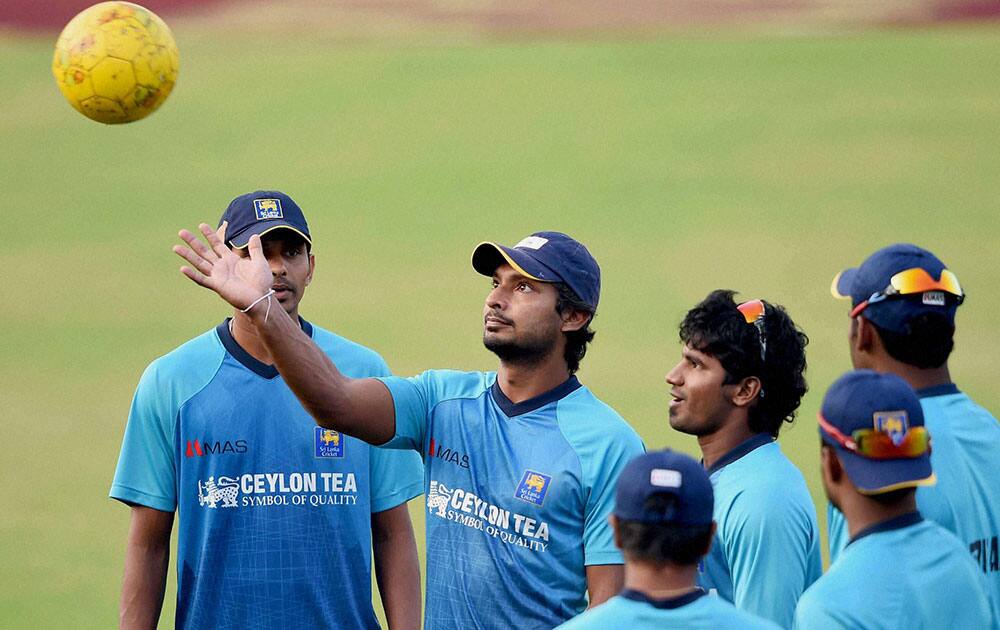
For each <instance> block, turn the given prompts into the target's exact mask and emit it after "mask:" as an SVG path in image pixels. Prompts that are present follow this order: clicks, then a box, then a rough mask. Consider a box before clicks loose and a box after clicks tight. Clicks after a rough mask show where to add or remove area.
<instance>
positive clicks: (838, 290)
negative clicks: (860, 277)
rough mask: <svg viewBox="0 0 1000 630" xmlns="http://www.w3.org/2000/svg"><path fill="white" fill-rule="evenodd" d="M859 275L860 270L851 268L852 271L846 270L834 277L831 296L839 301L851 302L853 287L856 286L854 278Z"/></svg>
mask: <svg viewBox="0 0 1000 630" xmlns="http://www.w3.org/2000/svg"><path fill="white" fill-rule="evenodd" d="M857 273H858V268H857V267H851V268H850V269H844V270H843V271H841V272H840V273H838V274H837V275H836V276H834V277H833V282H832V283H831V284H830V295H832V296H833V297H835V298H837V299H838V300H850V299H851V287H853V286H854V276H855V275H856V274H857Z"/></svg>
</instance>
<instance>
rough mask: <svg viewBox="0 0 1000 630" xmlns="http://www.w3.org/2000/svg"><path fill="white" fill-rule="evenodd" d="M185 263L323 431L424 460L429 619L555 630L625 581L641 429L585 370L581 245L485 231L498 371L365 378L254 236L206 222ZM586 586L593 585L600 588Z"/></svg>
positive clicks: (543, 235) (584, 257)
mask: <svg viewBox="0 0 1000 630" xmlns="http://www.w3.org/2000/svg"><path fill="white" fill-rule="evenodd" d="M201 232H202V234H203V235H204V236H205V238H206V239H207V240H208V243H209V246H206V245H205V243H204V242H203V241H201V240H200V239H198V238H197V237H196V236H195V235H193V234H191V233H190V232H187V231H182V232H181V238H182V239H183V240H184V241H185V242H186V243H187V247H183V246H177V247H175V252H176V253H178V255H180V256H181V257H183V258H184V259H185V260H186V261H187V262H188V264H189V265H190V266H186V267H184V268H183V269H182V270H183V272H184V273H185V274H186V275H187V276H188V277H189V278H191V279H192V280H194V281H195V282H197V283H198V284H200V285H202V286H205V287H207V288H209V289H212V290H214V291H215V292H217V293H218V294H219V295H220V296H222V297H223V298H224V299H225V300H226V301H228V302H229V303H230V304H232V305H233V306H235V307H236V308H238V309H240V310H241V311H244V310H245V311H246V313H247V315H248V319H249V322H250V323H251V325H252V327H253V330H254V332H255V334H256V335H257V336H258V338H259V339H260V340H261V342H262V345H263V347H264V348H265V349H266V351H267V353H268V355H269V358H270V359H271V360H272V362H273V364H274V366H275V368H276V369H277V371H278V372H279V373H280V374H281V375H282V377H283V378H284V380H285V382H287V383H288V385H289V386H290V387H291V389H292V391H293V392H295V394H296V395H297V396H298V397H299V400H300V401H301V402H302V404H303V406H304V407H305V408H306V409H307V410H308V411H309V412H310V413H311V414H312V415H313V417H314V418H315V419H316V422H317V423H318V424H319V425H320V426H321V427H324V428H327V429H331V430H334V431H338V432H342V433H344V434H346V435H350V436H354V437H357V438H360V439H363V440H365V441H367V442H369V443H370V444H376V445H385V446H388V447H391V448H397V449H408V450H414V451H417V452H419V453H421V454H422V456H423V458H424V490H425V492H426V497H427V508H428V515H427V536H426V542H427V558H428V566H427V596H426V601H427V611H426V617H425V627H427V628H431V629H437V628H449V629H450V628H552V627H553V626H556V625H558V624H559V623H562V622H564V621H566V620H568V619H569V618H571V617H573V616H575V615H576V614H578V613H579V612H581V611H582V610H584V609H585V608H586V607H587V606H588V604H589V605H596V604H599V603H601V602H603V601H605V600H607V599H609V598H610V597H612V596H613V595H615V594H616V593H618V592H619V590H620V589H621V585H622V581H623V570H622V566H621V565H622V562H623V560H622V556H621V554H620V552H619V551H618V549H617V548H616V547H615V545H614V540H613V536H612V531H611V526H610V524H609V523H608V516H609V515H610V514H611V511H612V509H613V503H614V487H615V485H614V484H615V481H616V480H617V478H618V476H619V473H620V472H621V470H622V468H623V467H624V466H625V464H626V463H627V462H628V461H629V460H631V459H633V458H634V457H636V456H637V455H639V454H641V453H642V452H643V450H644V448H643V444H642V442H641V440H640V439H639V437H638V435H637V434H636V433H635V431H634V430H632V428H631V427H630V426H629V425H628V424H627V423H626V422H625V421H624V420H623V419H622V418H621V417H620V416H619V415H618V414H617V413H615V411H614V410H612V409H611V408H610V407H608V406H607V405H605V404H604V403H603V402H601V401H600V400H599V399H598V398H597V397H596V396H595V395H594V394H593V393H591V391H590V390H589V389H587V388H586V387H585V386H583V385H582V384H581V383H580V381H579V380H578V379H577V378H576V376H575V372H576V370H577V368H578V367H579V363H580V360H581V359H582V358H583V356H584V354H585V352H586V347H587V343H588V342H589V341H590V340H591V339H592V337H593V332H592V331H591V330H590V329H589V324H590V321H591V319H592V318H593V316H594V314H595V312H596V310H597V305H598V298H599V295H600V269H599V267H598V265H597V262H596V261H595V260H594V258H593V257H592V256H591V255H590V253H589V252H588V251H587V248H586V247H584V246H583V245H582V244H581V243H579V242H577V241H575V240H574V239H572V238H570V237H569V236H566V235H565V234H562V233H559V232H538V233H535V234H533V235H531V236H529V237H527V238H525V239H524V240H522V241H521V242H519V243H518V244H517V245H515V246H514V247H506V246H503V245H498V244H496V243H482V244H480V245H479V246H478V247H477V248H476V249H475V251H474V253H473V257H472V263H473V267H474V268H475V269H476V270H477V271H478V272H479V273H481V274H483V275H485V276H486V277H488V278H490V282H491V285H490V290H489V291H488V293H487V295H486V299H485V303H484V307H483V313H482V317H483V342H484V344H485V346H486V347H487V348H488V349H489V350H491V351H492V352H493V353H495V354H496V355H497V356H498V358H499V360H500V365H499V368H498V370H497V371H496V372H456V371H429V372H425V373H423V374H421V375H419V376H417V377H414V378H409V379H404V378H395V377H383V378H378V379H374V378H356V377H355V376H356V375H352V374H350V373H349V372H345V371H344V370H342V369H341V364H340V362H339V360H338V359H337V358H336V357H331V356H330V355H329V354H328V353H325V352H323V351H322V349H321V348H320V347H318V346H317V345H316V343H315V342H314V340H313V339H310V337H309V336H308V335H306V334H304V332H303V331H302V329H301V326H299V325H298V324H297V322H296V321H295V320H294V319H293V318H292V317H289V315H288V314H287V313H286V312H285V311H284V310H282V309H274V308H272V309H271V310H270V313H269V312H268V310H267V306H268V305H269V304H270V303H271V302H272V301H273V298H274V296H273V294H271V293H270V291H271V288H272V281H271V277H270V275H271V274H270V273H269V271H268V269H267V265H266V261H265V259H264V257H263V253H262V250H261V245H260V242H259V241H258V240H257V238H256V237H251V239H250V241H249V246H248V249H249V256H248V257H240V256H238V255H236V254H234V253H233V252H232V251H230V250H229V249H228V248H227V247H225V245H224V244H223V243H222V242H221V241H219V239H218V238H217V237H216V235H215V234H214V232H213V231H212V229H211V228H210V227H208V226H207V225H202V226H201ZM588 595H589V597H588Z"/></svg>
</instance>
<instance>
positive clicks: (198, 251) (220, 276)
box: [173, 223, 273, 310]
mask: <svg viewBox="0 0 1000 630" xmlns="http://www.w3.org/2000/svg"><path fill="white" fill-rule="evenodd" d="M198 229H199V230H201V233H202V234H203V235H204V236H205V240H206V241H208V245H205V243H204V242H203V241H202V240H201V239H200V238H198V237H197V236H195V235H194V234H192V233H191V232H188V231H187V230H181V231H180V232H178V236H180V237H181V240H183V241H184V242H185V243H187V244H188V245H189V247H184V246H183V245H174V247H173V250H174V253H175V254H177V255H178V256H180V257H181V258H183V259H184V260H186V261H187V262H188V263H190V264H191V266H190V267H188V266H186V265H185V266H183V267H181V273H183V274H184V275H185V276H187V277H188V278H191V279H192V280H193V281H195V282H196V283H198V284H200V285H201V286H203V287H205V288H206V289H211V290H212V291H215V292H216V293H218V294H219V296H220V297H222V299H224V300H225V301H227V302H229V303H230V304H232V305H233V306H235V307H236V308H238V309H241V310H242V309H244V308H246V307H247V306H248V305H249V304H250V303H251V302H253V301H254V300H256V299H257V298H259V297H260V296H262V295H264V294H265V293H267V292H268V290H270V288H271V284H272V282H273V279H272V276H271V268H270V266H269V265H268V264H267V258H265V257H264V251H263V248H262V247H261V244H260V237H259V236H257V235H256V234H255V235H253V236H251V237H250V244H249V245H248V246H247V248H248V251H249V253H250V256H249V257H246V258H244V257H241V256H239V255H237V254H236V253H235V252H234V251H232V250H231V249H229V248H228V247H226V245H225V243H223V242H222V238H220V237H219V235H218V234H217V233H216V232H215V230H213V229H212V228H211V227H210V226H208V225H206V224H205V223H202V224H201V225H199V226H198Z"/></svg>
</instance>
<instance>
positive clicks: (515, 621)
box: [383, 371, 643, 630]
mask: <svg viewBox="0 0 1000 630" xmlns="http://www.w3.org/2000/svg"><path fill="white" fill-rule="evenodd" d="M383 380H384V382H385V384H386V385H387V387H388V388H389V391H390V392H391V393H392V398H393V401H394V403H395V407H396V435H395V437H394V438H393V439H392V440H391V441H390V442H389V446H392V447H395V448H410V449H416V450H418V451H420V452H421V453H423V456H424V480H425V492H426V495H427V510H428V514H427V614H426V618H425V627H426V628H428V629H430V630H436V629H445V628H447V629H452V628H519V629H530V628H546V629H548V628H552V627H553V626H556V625H558V624H559V623H561V622H563V621H566V620H567V619H569V618H570V617H573V616H574V615H576V614H577V613H579V612H580V611H582V610H583V609H584V608H585V607H586V605H587V599H586V590H587V582H586V579H585V567H586V566H588V565H603V564H621V563H622V557H621V554H620V553H619V552H618V550H617V549H616V548H615V546H614V541H613V539H612V533H611V527H610V525H609V524H608V522H607V518H608V515H609V514H610V513H611V511H612V508H613V504H614V495H615V482H616V480H617V479H618V475H619V473H620V472H621V469H622V468H623V467H624V466H625V464H626V463H627V462H628V461H629V460H631V459H632V458H634V457H636V456H638V455H640V454H641V453H642V452H643V445H642V441H641V440H640V439H639V436H638V435H637V434H636V433H635V431H633V430H632V428H631V427H630V426H629V425H628V424H627V423H626V422H625V421H624V420H623V419H622V418H621V416H619V415H618V414H617V413H615V412H614V410H612V409H611V408H610V407H608V406H607V405H605V404H604V403H602V402H601V401H600V400H598V399H597V398H596V397H595V396H594V395H593V394H592V393H591V392H590V391H589V390H588V389H587V388H586V387H583V386H582V385H581V384H580V382H579V381H578V380H577V379H576V377H571V378H570V379H569V380H567V381H566V382H564V383H563V384H562V385H560V386H558V387H556V388H555V389H553V390H551V391H549V392H547V393H545V394H542V395H540V396H538V397H536V398H533V399H531V400H527V401H524V402H521V403H517V404H515V403H513V402H511V401H510V400H509V399H508V398H507V397H506V396H505V395H504V393H503V392H502V391H501V390H500V387H499V385H497V383H496V374H495V373H493V372H454V371H431V372H425V373H423V374H421V375H420V376H417V377H414V378H409V379H402V378H387V379H383Z"/></svg>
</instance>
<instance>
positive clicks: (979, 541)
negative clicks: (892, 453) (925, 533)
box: [828, 244, 1000, 603]
mask: <svg viewBox="0 0 1000 630" xmlns="http://www.w3.org/2000/svg"><path fill="white" fill-rule="evenodd" d="M832 291H833V293H834V295H835V296H837V297H841V298H845V299H850V300H851V304H852V309H851V312H850V315H851V328H850V338H849V341H850V346H851V361H852V363H853V364H854V367H855V368H870V369H874V370H877V371H879V372H888V373H892V374H896V375H898V376H900V377H902V378H903V379H904V380H905V381H907V382H908V383H909V384H910V386H912V387H913V388H914V389H915V390H916V392H917V396H919V398H920V405H921V407H922V409H923V416H924V420H925V422H926V425H927V430H928V431H929V432H930V434H931V436H932V438H933V441H934V447H933V449H932V450H931V453H930V460H931V464H932V465H933V467H934V470H935V472H936V473H937V478H938V482H937V484H936V485H933V486H928V487H919V488H918V489H917V491H916V496H917V505H918V506H919V507H920V512H921V513H922V514H923V515H924V517H925V518H927V519H929V520H932V521H934V522H935V523H938V524H939V525H941V526H943V527H944V528H946V529H948V530H950V531H951V532H953V533H954V534H955V535H956V536H958V538H959V540H961V541H962V543H963V544H964V545H965V546H966V549H967V551H968V552H969V553H971V554H972V557H973V559H974V560H975V561H976V564H977V565H978V566H979V569H980V570H981V571H982V572H983V573H984V574H985V575H986V577H987V581H988V584H989V586H990V591H991V596H992V597H993V599H994V601H996V602H998V603H1000V549H998V535H1000V423H998V422H997V419H996V418H995V417H994V416H993V415H992V414H991V413H990V412H989V411H987V410H986V409H983V408H982V407H980V406H979V405H977V404H976V403H975V402H973V401H972V400H971V399H970V398H969V397H968V396H967V395H966V394H964V393H963V392H961V391H960V390H959V389H958V387H957V386H956V385H955V384H954V383H953V382H952V380H951V375H950V373H949V370H948V357H949V355H950V354H951V351H952V348H953V346H954V339H953V337H954V332H955V312H956V310H957V309H958V306H959V305H960V304H961V303H962V302H963V301H964V299H965V293H964V291H963V290H962V287H961V286H960V285H959V282H958V278H957V277H956V276H955V274H954V273H953V272H951V271H950V270H949V269H947V267H946V266H945V264H944V263H943V262H941V260H939V259H938V258H937V257H936V256H935V255H934V254H932V253H931V252H929V251H927V250H925V249H922V248H920V247H917V246H915V245H909V244H896V245H891V246H889V247H886V248H883V249H880V250H878V251H877V252H875V253H874V254H872V255H871V256H869V257H868V258H867V259H866V260H865V261H864V262H863V263H862V264H861V265H860V266H859V267H856V268H851V269H847V270H846V271H843V272H841V273H840V274H839V275H838V276H837V277H836V278H835V279H834V283H833V287H832ZM828 522H829V541H830V558H831V561H833V560H836V559H837V557H838V556H839V555H840V553H841V552H842V551H843V549H844V547H845V546H846V544H847V540H848V538H849V536H848V527H847V524H846V523H845V522H844V517H843V514H841V513H840V511H839V510H837V508H836V506H835V505H832V504H831V505H830V507H829V510H828Z"/></svg>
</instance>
